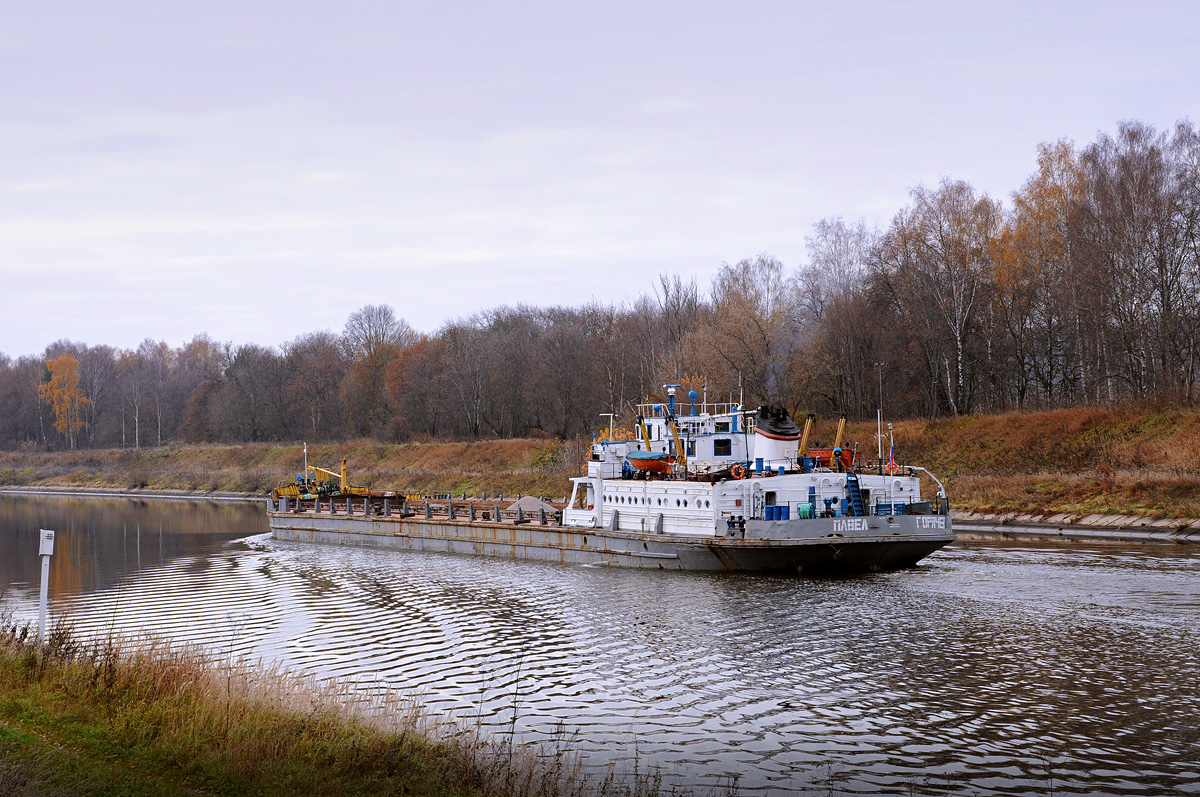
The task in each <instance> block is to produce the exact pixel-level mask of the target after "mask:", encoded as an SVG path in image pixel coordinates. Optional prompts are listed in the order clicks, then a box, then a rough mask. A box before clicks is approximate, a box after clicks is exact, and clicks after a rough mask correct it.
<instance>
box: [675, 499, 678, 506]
mask: <svg viewBox="0 0 1200 797" xmlns="http://www.w3.org/2000/svg"><path fill="white" fill-rule="evenodd" d="M675 506H679V499H678V498H676V499H675Z"/></svg>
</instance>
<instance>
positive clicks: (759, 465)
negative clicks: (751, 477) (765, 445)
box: [754, 457, 763, 473]
mask: <svg viewBox="0 0 1200 797" xmlns="http://www.w3.org/2000/svg"><path fill="white" fill-rule="evenodd" d="M762 469H763V458H762V457H759V458H757V459H756V460H754V472H755V473H762Z"/></svg>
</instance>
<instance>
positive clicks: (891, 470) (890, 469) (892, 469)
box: [883, 462, 900, 476]
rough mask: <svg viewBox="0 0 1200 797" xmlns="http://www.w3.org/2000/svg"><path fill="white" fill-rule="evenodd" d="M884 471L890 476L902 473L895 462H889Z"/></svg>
mask: <svg viewBox="0 0 1200 797" xmlns="http://www.w3.org/2000/svg"><path fill="white" fill-rule="evenodd" d="M883 471H884V473H886V474H887V475H889V476H895V475H896V474H897V473H899V472H900V466H899V465H897V464H896V463H895V462H889V463H888V464H887V466H886V467H885V468H884V469H883Z"/></svg>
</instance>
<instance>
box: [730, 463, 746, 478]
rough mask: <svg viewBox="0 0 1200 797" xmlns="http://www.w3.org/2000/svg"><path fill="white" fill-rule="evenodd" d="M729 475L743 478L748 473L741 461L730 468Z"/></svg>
mask: <svg viewBox="0 0 1200 797" xmlns="http://www.w3.org/2000/svg"><path fill="white" fill-rule="evenodd" d="M729 475H730V476H731V477H733V478H734V479H741V478H743V477H744V476H745V475H746V469H745V468H744V467H742V465H741V464H740V463H739V464H737V465H734V466H733V467H732V468H730V469H729Z"/></svg>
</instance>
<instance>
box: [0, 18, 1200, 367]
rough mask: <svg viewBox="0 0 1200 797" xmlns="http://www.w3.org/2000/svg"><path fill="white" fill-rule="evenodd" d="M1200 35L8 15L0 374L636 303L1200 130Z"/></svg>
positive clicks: (2, 62) (1185, 24)
mask: <svg viewBox="0 0 1200 797" xmlns="http://www.w3.org/2000/svg"><path fill="white" fill-rule="evenodd" d="M1198 23H1200V3H1195V2H1186V1H1181V2H1172V3H1153V2H1136V3H1134V2H1128V3H1126V2H1120V3H1105V2H1096V0H1090V1H1089V2H1060V3H1055V2H1050V1H1049V0H1040V2H1028V3H1024V2H1020V3H1019V2H1003V3H967V2H961V0H958V1H956V2H919V3H904V2H894V1H890V2H878V3H831V2H821V3H810V2H798V1H796V0H793V1H792V2H742V3H707V2H697V1H696V0H692V1H691V2H686V3H672V4H667V3H653V2H645V1H644V0H643V1H641V2H624V1H623V0H621V1H618V0H609V1H608V2H604V3H594V4H591V3H589V4H581V3H577V2H558V3H504V2H499V3H472V4H466V3H455V2H429V3H424V2H421V3H417V2H374V3H354V2H345V1H344V0H339V2H337V3H333V2H325V3H306V2H296V1H295V0H288V1H287V2H278V3H261V2H253V0H236V2H219V1H213V0H207V1H206V2H202V3H186V2H177V1H176V0H171V1H170V2H162V0H154V1H153V2H148V1H147V2H137V1H136V0H135V1H133V2H130V1H128V0H127V1H126V2H122V3H83V2H79V3H56V2H52V1H50V2H46V1H45V0H43V1H42V2H19V1H17V0H0V277H2V278H3V280H2V282H0V352H3V353H4V354H7V355H9V356H14V357H15V356H18V355H22V354H34V353H39V352H41V351H42V350H43V349H44V348H45V347H46V345H47V344H49V343H51V342H53V341H55V340H58V339H60V338H69V339H72V340H77V341H83V342H86V343H88V344H93V345H94V344H100V343H106V344H109V345H114V346H119V347H133V346H136V345H137V344H138V343H139V342H140V341H141V340H142V339H144V338H147V337H150V338H154V339H156V340H159V339H161V340H166V341H167V342H168V343H170V344H171V345H173V346H178V345H180V344H181V343H183V342H184V341H186V340H189V339H191V337H192V336H193V335H195V334H196V333H200V332H206V333H208V334H209V335H211V336H212V337H214V338H216V339H218V340H222V341H225V340H229V341H233V342H235V343H246V342H255V343H260V344H265V345H274V344H278V343H281V342H283V341H286V340H290V339H291V338H293V337H295V336H296V335H298V334H301V333H304V332H309V331H313V330H317V329H331V330H334V331H340V330H341V328H342V325H343V323H344V322H345V320H346V316H347V315H349V314H350V313H351V312H352V311H353V310H355V309H356V308H358V307H360V306H362V305H364V304H378V303H387V304H391V305H393V306H394V307H395V308H396V310H397V312H398V313H399V314H400V315H401V316H403V317H405V318H406V319H407V320H408V321H409V322H410V323H411V324H412V325H413V326H415V327H417V328H418V329H421V330H424V331H429V332H431V331H434V330H436V329H437V328H438V327H439V326H441V325H442V324H443V323H444V322H445V321H447V320H449V319H452V318H456V317H460V316H466V315H469V314H471V313H474V312H477V311H480V310H485V309H487V308H490V307H495V306H497V305H500V304H516V303H522V302H524V303H528V304H536V305H549V304H568V305H579V304H582V303H584V302H587V301H589V300H591V299H593V298H595V299H597V300H599V301H602V302H620V301H623V300H625V299H628V298H633V297H636V296H637V295H639V294H642V293H646V292H649V291H650V290H651V287H652V282H653V280H654V278H655V277H656V275H658V274H659V273H662V272H679V273H681V274H683V275H685V276H688V277H690V276H695V277H697V278H698V279H699V280H700V283H701V285H702V286H707V284H708V281H709V280H710V278H711V277H712V275H713V274H714V273H715V271H716V269H717V268H718V267H719V266H720V264H721V263H722V262H725V261H729V262H733V261H736V260H739V259H741V258H744V257H753V256H754V255H756V254H758V253H760V252H768V253H771V254H774V255H775V256H777V257H778V258H780V259H781V260H782V261H783V262H784V263H785V264H787V266H788V267H789V268H794V267H796V266H798V265H800V264H801V263H802V262H803V260H804V257H805V254H804V236H805V235H806V234H808V233H809V232H810V230H811V227H812V225H813V223H814V222H815V221H817V220H818V219H821V218H824V217H832V216H839V215H840V216H844V217H846V218H847V219H856V218H859V217H863V218H865V219H866V220H867V221H868V222H869V223H878V224H881V225H886V224H887V222H888V220H889V219H890V218H891V216H892V214H893V213H895V211H896V210H897V209H899V208H900V207H901V206H903V205H904V204H905V202H906V201H907V196H908V194H907V192H908V190H909V189H910V188H911V187H912V186H914V185H916V184H918V183H926V184H933V183H936V182H937V181H938V180H939V179H940V178H941V177H942V176H952V177H955V178H960V179H965V180H967V181H969V182H971V183H972V184H973V185H975V186H976V187H977V188H978V189H980V190H983V191H987V192H989V193H990V194H992V195H993V196H996V197H1000V198H1003V199H1005V200H1007V199H1008V197H1009V194H1010V193H1011V192H1012V191H1013V190H1014V189H1016V188H1018V187H1019V186H1020V184H1021V183H1022V182H1023V181H1024V180H1025V179H1026V178H1027V177H1028V176H1029V175H1030V174H1031V173H1032V171H1033V169H1034V165H1035V156H1036V148H1037V144H1038V143H1039V142H1042V141H1051V140H1055V139H1058V138H1062V137H1067V138H1070V139H1073V140H1074V141H1076V142H1077V143H1080V144H1086V143H1088V142H1090V141H1091V140H1093V139H1094V138H1095V137H1096V135H1097V133H1099V132H1102V131H1104V132H1110V133H1111V132H1114V131H1115V129H1116V123H1117V121H1118V120H1121V119H1140V120H1143V121H1145V122H1149V123H1151V124H1154V125H1156V126H1158V127H1159V128H1160V129H1165V128H1169V127H1171V126H1172V125H1173V124H1174V122H1175V121H1176V120H1177V119H1179V118H1182V117H1189V118H1191V119H1192V120H1193V121H1197V122H1200V112H1198V110H1197V109H1198V107H1200V106H1198V100H1200V44H1198V42H1200V24H1198Z"/></svg>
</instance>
